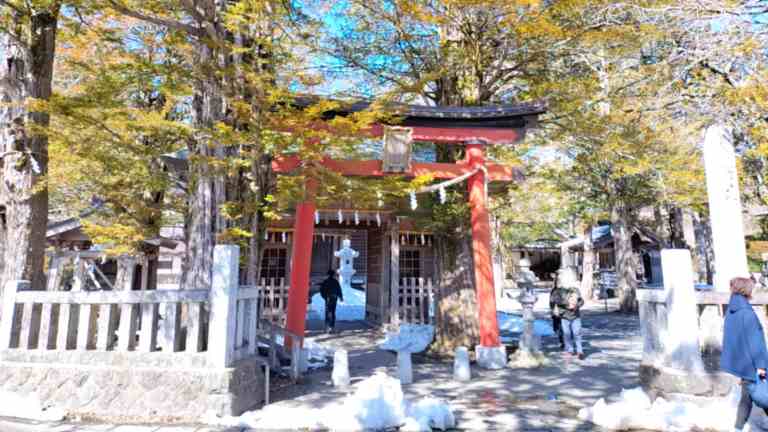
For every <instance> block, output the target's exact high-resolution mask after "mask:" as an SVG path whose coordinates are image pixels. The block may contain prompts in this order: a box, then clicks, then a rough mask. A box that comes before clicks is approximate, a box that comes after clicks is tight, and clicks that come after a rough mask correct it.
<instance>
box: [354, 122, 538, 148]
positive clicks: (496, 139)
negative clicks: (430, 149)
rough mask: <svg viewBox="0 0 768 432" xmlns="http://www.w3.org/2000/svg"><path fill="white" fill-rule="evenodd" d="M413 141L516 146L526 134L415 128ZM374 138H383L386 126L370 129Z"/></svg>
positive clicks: (483, 130)
mask: <svg viewBox="0 0 768 432" xmlns="http://www.w3.org/2000/svg"><path fill="white" fill-rule="evenodd" d="M411 128H412V129H413V135H412V136H413V140H414V141H426V142H433V143H439V144H462V143H465V142H470V141H480V142H484V143H486V144H514V143H516V142H518V141H520V140H522V138H523V136H524V133H523V132H522V130H521V129H508V128H504V129H502V128H449V127H446V128H438V127H425V126H414V127H411ZM369 133H370V134H371V135H372V136H382V135H383V134H384V126H382V125H380V124H375V125H373V126H371V127H370V128H369Z"/></svg>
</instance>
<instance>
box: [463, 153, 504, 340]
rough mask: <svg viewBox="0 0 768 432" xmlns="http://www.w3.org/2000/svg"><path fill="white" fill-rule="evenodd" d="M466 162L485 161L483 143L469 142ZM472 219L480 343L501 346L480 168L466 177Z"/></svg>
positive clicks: (482, 162) (486, 212) (486, 207)
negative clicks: (467, 178)
mask: <svg viewBox="0 0 768 432" xmlns="http://www.w3.org/2000/svg"><path fill="white" fill-rule="evenodd" d="M467 162H468V164H469V166H470V167H478V166H482V165H483V164H484V163H485V151H484V149H483V146H482V145H479V144H469V145H467ZM467 183H468V184H467V187H468V188H469V205H470V208H471V221H472V255H473V257H474V260H475V290H476V291H477V306H478V315H479V316H478V320H479V326H480V345H481V346H484V347H498V346H500V339H499V323H498V321H497V319H496V290H495V288H494V283H493V262H492V260H491V224H490V220H489V216H488V206H487V203H486V196H485V173H483V172H482V171H479V172H478V173H477V174H475V175H473V176H472V177H470V178H469V180H468V181H467Z"/></svg>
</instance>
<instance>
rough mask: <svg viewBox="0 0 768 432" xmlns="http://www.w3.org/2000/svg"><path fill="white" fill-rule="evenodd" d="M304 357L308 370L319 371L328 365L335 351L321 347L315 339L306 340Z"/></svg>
mask: <svg viewBox="0 0 768 432" xmlns="http://www.w3.org/2000/svg"><path fill="white" fill-rule="evenodd" d="M303 348H304V356H305V361H306V364H307V369H310V370H311V369H319V368H321V367H325V366H327V365H328V362H329V359H330V358H331V357H333V353H334V349H333V348H329V347H326V346H325V345H321V344H319V343H317V342H315V340H314V339H313V338H307V339H304V347H303Z"/></svg>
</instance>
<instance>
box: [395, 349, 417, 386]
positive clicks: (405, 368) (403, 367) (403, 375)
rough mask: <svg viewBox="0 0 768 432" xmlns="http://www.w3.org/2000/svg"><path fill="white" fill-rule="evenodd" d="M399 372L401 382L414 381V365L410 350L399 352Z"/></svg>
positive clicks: (408, 382)
mask: <svg viewBox="0 0 768 432" xmlns="http://www.w3.org/2000/svg"><path fill="white" fill-rule="evenodd" d="M397 373H398V374H399V375H400V384H410V383H412V382H413V365H412V364H411V352H410V351H398V352H397Z"/></svg>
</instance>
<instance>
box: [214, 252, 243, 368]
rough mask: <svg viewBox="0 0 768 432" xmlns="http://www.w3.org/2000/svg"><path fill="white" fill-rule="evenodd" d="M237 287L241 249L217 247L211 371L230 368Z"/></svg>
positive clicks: (232, 354)
mask: <svg viewBox="0 0 768 432" xmlns="http://www.w3.org/2000/svg"><path fill="white" fill-rule="evenodd" d="M239 286H240V248H239V247H238V246H235V245H216V246H215V247H214V248H213V279H212V283H211V294H210V301H211V315H210V325H209V327H208V363H209V364H210V365H211V366H212V367H218V368H226V367H230V366H231V365H232V362H233V359H234V345H233V342H234V340H235V323H236V321H237V316H236V315H237V290H238V288H239Z"/></svg>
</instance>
